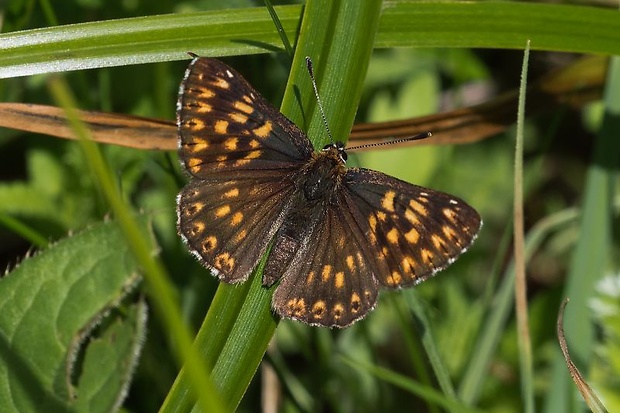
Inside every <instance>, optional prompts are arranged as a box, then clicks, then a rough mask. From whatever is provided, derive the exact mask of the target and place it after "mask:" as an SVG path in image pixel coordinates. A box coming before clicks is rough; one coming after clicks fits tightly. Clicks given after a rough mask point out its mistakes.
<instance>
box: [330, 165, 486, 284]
mask: <svg viewBox="0 0 620 413" xmlns="http://www.w3.org/2000/svg"><path fill="white" fill-rule="evenodd" d="M345 187H346V190H344V191H343V192H342V195H343V197H344V198H345V201H344V202H345V203H346V207H345V210H347V211H349V212H350V213H351V215H352V217H353V218H354V219H355V221H356V223H357V225H358V228H359V229H360V231H361V233H359V234H357V236H358V237H363V238H364V239H366V242H367V243H368V244H369V245H370V246H371V248H372V255H373V259H374V262H375V264H376V266H377V272H376V273H375V276H376V277H377V279H378V280H379V282H380V283H381V284H382V285H383V286H386V287H391V288H399V287H404V286H407V285H411V284H416V283H419V282H421V281H423V280H425V279H426V278H428V277H430V276H432V275H433V274H435V273H436V272H437V271H439V270H442V269H444V268H445V267H447V266H448V265H449V264H451V263H452V262H453V261H454V260H455V259H456V257H457V256H459V255H460V254H461V253H463V252H464V251H465V250H467V248H468V247H469V245H470V244H471V243H472V242H473V240H474V239H475V237H476V235H477V233H478V231H479V229H480V225H481V219H480V216H479V215H478V213H477V212H476V210H475V209H473V208H472V207H470V206H469V205H467V204H466V203H465V202H464V201H462V200H460V199H459V198H457V197H454V196H451V195H448V194H446V193H443V192H439V191H434V190H431V189H428V188H423V187H420V186H417V185H412V184H409V183H407V182H404V181H401V180H399V179H396V178H393V177H391V176H388V175H385V174H383V173H380V172H376V171H371V170H367V169H361V168H350V169H348V170H347V174H346V178H345Z"/></svg>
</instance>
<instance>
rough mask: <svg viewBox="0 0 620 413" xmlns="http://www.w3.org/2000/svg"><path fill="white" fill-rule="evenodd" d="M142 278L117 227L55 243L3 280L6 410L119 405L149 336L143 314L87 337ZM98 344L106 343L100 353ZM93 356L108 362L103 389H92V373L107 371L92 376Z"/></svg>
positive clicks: (0, 401) (0, 351)
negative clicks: (146, 333) (141, 347)
mask: <svg viewBox="0 0 620 413" xmlns="http://www.w3.org/2000/svg"><path fill="white" fill-rule="evenodd" d="M145 221H146V220H145V219H143V220H142V229H143V232H144V233H145V234H147V233H148V231H147V230H146V225H145ZM139 280H140V277H139V275H138V272H137V267H136V263H135V260H134V259H133V257H132V255H131V254H130V252H129V250H128V248H127V246H126V243H125V241H124V238H123V236H122V234H121V232H120V230H119V228H118V226H117V225H116V224H115V223H113V222H108V223H103V224H98V225H96V226H94V227H92V228H90V229H88V230H85V231H83V232H81V233H80V234H77V235H74V236H71V237H69V238H66V239H64V240H62V241H60V242H58V243H57V244H55V245H53V246H51V247H50V248H48V249H46V250H45V251H43V252H41V253H39V254H37V255H35V256H34V257H32V258H29V259H27V260H25V261H24V262H23V263H22V264H20V265H19V266H18V267H17V268H16V269H14V270H13V271H12V272H10V273H9V274H7V275H6V276H5V277H4V278H3V279H2V280H0V297H2V301H1V303H0V359H1V360H2V361H1V362H0V406H2V407H3V409H4V410H3V411H16V412H39V411H67V410H69V409H70V408H74V407H76V406H77V407H80V406H81V407H82V408H80V409H78V410H79V411H91V410H90V406H99V407H105V406H108V408H107V410H108V411H109V408H110V407H112V406H114V405H118V403H119V400H120V399H121V396H122V394H123V392H124V388H125V385H126V383H127V382H128V380H129V376H130V374H131V372H132V366H133V365H134V364H135V363H136V359H137V357H138V354H139V352H138V351H137V349H138V347H139V343H141V342H142V339H143V336H144V333H143V330H144V323H145V317H144V315H143V313H144V310H143V309H130V311H129V313H130V315H129V316H127V318H128V320H126V321H124V320H122V319H121V318H118V317H116V319H115V320H114V321H113V322H112V323H111V324H110V325H111V326H112V327H113V330H109V331H108V330H107V329H106V328H105V326H107V324H104V325H102V326H101V327H100V328H99V329H98V331H101V337H100V338H99V339H97V340H95V341H92V342H91V341H89V338H90V337H91V334H92V333H93V330H94V329H95V327H97V325H98V324H100V323H102V322H104V321H106V318H105V317H106V315H107V314H108V313H109V312H111V311H115V310H116V309H117V308H118V307H119V305H120V304H121V301H122V300H123V298H124V297H126V296H127V294H128V293H129V292H131V291H133V290H134V289H135V287H136V285H137V284H138V282H139ZM136 311H137V313H136ZM119 323H120V324H119ZM111 334H113V337H114V339H111V337H112V336H111ZM98 340H106V341H107V342H108V345H106V346H105V348H104V349H101V348H100V345H101V344H100V343H99V342H98ZM128 349H132V351H127V350H128ZM82 353H83V354H84V358H83V359H82V358H81V357H80V354H82ZM93 357H94V358H95V359H96V358H100V359H107V360H108V361H109V363H108V364H107V367H106V370H107V371H106V372H105V373H104V374H103V375H102V376H101V377H105V378H106V380H107V382H106V383H99V385H98V386H99V387H100V391H94V390H93V381H92V377H93V375H97V374H101V373H102V372H101V371H100V367H97V370H95V371H91V370H90V369H91V368H92V367H95V366H93V361H96V360H94V358H93ZM82 360H83V362H80V361H82ZM75 383H78V385H77V387H76V386H75ZM82 385H84V392H83V393H82V387H81V386H82ZM104 390H105V391H104ZM76 397H77V399H76ZM86 407H89V408H88V409H86ZM92 411H98V410H96V409H95V410H92Z"/></svg>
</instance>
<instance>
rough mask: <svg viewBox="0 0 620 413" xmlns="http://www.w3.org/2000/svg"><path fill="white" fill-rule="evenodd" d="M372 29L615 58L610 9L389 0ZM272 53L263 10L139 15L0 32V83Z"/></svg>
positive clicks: (275, 39) (387, 42)
mask: <svg viewBox="0 0 620 413" xmlns="http://www.w3.org/2000/svg"><path fill="white" fill-rule="evenodd" d="M275 10H276V12H277V13H278V16H279V18H280V21H281V23H282V27H283V28H284V32H285V33H286V35H287V37H288V38H295V33H296V30H297V28H298V27H299V19H300V16H301V10H302V8H301V6H298V5H294V6H279V7H275ZM577 26H578V27H587V28H588V35H587V36H584V35H583V32H582V31H581V30H575V27H577ZM378 30H379V31H378V33H377V37H376V41H375V42H374V46H373V47H375V48H385V47H475V48H513V49H520V48H522V47H523V43H524V42H525V40H527V39H531V41H532V50H556V51H565V52H587V53H601V54H620V20H619V19H618V18H617V13H616V12H615V11H614V10H607V9H602V8H595V7H584V6H570V5H565V4H561V5H560V4H558V5H555V4H539V3H512V2H497V3H495V2H439V3H433V2H428V3H426V2H419V1H387V2H385V4H384V6H383V11H382V14H381V20H380V24H379V29H378ZM326 35H327V33H323V35H322V36H321V38H325V37H324V36H326ZM372 35H373V36H374V32H373V33H372ZM350 44H351V45H353V46H354V47H355V46H356V45H358V44H359V42H357V41H356V42H351V43H350ZM274 50H282V43H281V38H280V35H279V34H278V30H276V29H275V27H274V24H273V22H272V20H271V17H270V15H269V12H268V11H267V9H266V8H264V7H260V8H252V9H228V10H218V11H208V12H203V13H191V14H168V15H159V16H146V17H138V18H130V19H118V20H109V21H98V22H91V23H81V24H73V25H65V26H56V27H49V28H43V29H34V30H25V31H21V32H14V33H5V34H2V35H0V78H7V77H17V76H26V75H32V74H37V73H49V72H58V71H69V70H83V69H90V68H97V67H110V66H120V65H129V64H139V63H153V62H162V61H170V60H180V59H184V58H186V52H188V51H193V52H195V53H197V54H200V55H204V56H230V55H239V54H253V53H265V52H269V51H274Z"/></svg>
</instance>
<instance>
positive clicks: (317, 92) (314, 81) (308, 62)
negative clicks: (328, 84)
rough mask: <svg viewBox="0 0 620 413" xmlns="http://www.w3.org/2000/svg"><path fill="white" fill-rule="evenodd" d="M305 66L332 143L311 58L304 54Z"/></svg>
mask: <svg viewBox="0 0 620 413" xmlns="http://www.w3.org/2000/svg"><path fill="white" fill-rule="evenodd" d="M306 67H307V68H308V74H309V75H310V80H311V81H312V88H313V89H314V96H316V101H317V103H318V104H319V111H320V112H321V119H323V125H325V130H326V131H327V136H329V140H330V142H331V143H334V137H333V136H332V133H331V132H330V131H329V125H328V124H327V117H326V116H325V111H324V110H323V103H321V97H320V96H319V88H318V87H317V86H316V79H315V78H314V70H313V69H312V59H310V57H308V56H306Z"/></svg>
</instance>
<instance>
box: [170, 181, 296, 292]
mask: <svg viewBox="0 0 620 413" xmlns="http://www.w3.org/2000/svg"><path fill="white" fill-rule="evenodd" d="M284 179H285V176H284V175H282V180H283V181H284ZM292 191H293V187H292V186H291V185H277V184H274V182H273V181H272V180H271V178H269V179H264V178H263V179H259V178H257V179H237V180H210V181H202V180H194V181H192V182H190V183H189V184H188V185H187V186H185V188H183V190H182V191H181V193H180V194H179V196H178V199H177V205H178V206H177V210H178V211H177V214H178V225H177V226H178V230H179V233H180V234H181V236H182V237H183V238H184V240H185V241H186V243H187V244H188V246H189V248H190V250H191V251H192V253H193V254H194V255H196V256H197V257H198V259H199V260H200V261H201V262H202V263H203V264H204V265H205V266H206V267H208V268H209V269H211V270H212V271H213V272H214V273H216V274H217V275H218V277H219V278H220V279H221V280H222V281H226V282H232V283H234V282H240V281H244V280H246V279H247V278H248V276H249V275H250V273H251V271H252V270H253V269H254V267H255V266H256V264H257V263H258V261H259V260H260V258H261V256H262V255H263V254H264V253H265V251H266V249H267V244H268V243H269V241H270V240H271V238H272V237H273V235H274V233H275V231H276V230H277V228H278V227H279V226H280V225H281V223H282V220H283V215H284V211H285V210H286V207H287V200H288V199H289V198H290V196H291V192H292Z"/></svg>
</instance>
